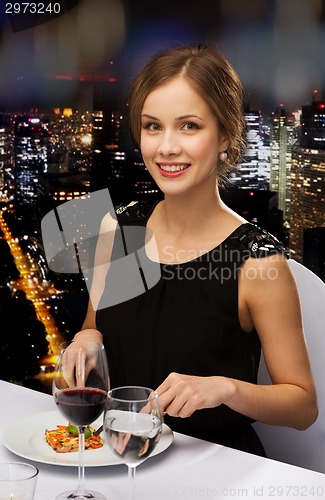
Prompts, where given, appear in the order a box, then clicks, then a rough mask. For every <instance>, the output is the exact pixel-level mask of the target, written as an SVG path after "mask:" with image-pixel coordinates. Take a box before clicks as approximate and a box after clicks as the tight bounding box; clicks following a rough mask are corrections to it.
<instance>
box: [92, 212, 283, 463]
mask: <svg viewBox="0 0 325 500" xmlns="http://www.w3.org/2000/svg"><path fill="white" fill-rule="evenodd" d="M154 207H155V205H152V203H148V202H138V203H136V204H135V205H133V206H132V207H125V206H124V207H119V208H118V209H117V210H116V214H117V219H118V222H119V225H120V226H121V227H125V226H134V225H137V226H143V227H144V228H145V226H146V223H147V221H148V219H149V217H150V215H151V213H152V212H153V209H154ZM142 245H143V241H142ZM279 252H280V253H283V254H285V253H286V252H285V249H284V247H283V246H282V244H281V243H280V242H279V241H278V240H277V239H276V238H275V237H273V236H272V235H270V234H269V233H267V232H266V231H265V230H262V229H260V228H258V227H257V226H255V225H253V224H250V223H245V224H242V225H241V226H240V227H238V228H237V229H236V230H235V231H234V232H233V233H232V234H230V235H229V236H228V237H227V238H226V239H225V240H224V241H223V242H222V243H221V244H220V245H218V246H217V247H215V248H214V249H213V250H211V251H209V252H207V253H206V254H204V255H202V256H200V257H198V258H196V259H193V260H191V261H189V262H186V263H182V264H160V271H161V277H160V279H159V281H158V282H157V284H156V285H154V286H153V287H151V288H150V289H149V290H147V291H145V292H144V293H142V294H139V295H137V296H136V297H134V298H131V299H130V300H126V301H124V302H122V303H119V304H115V305H112V306H110V307H103V308H100V307H99V310H98V311H97V313H96V323H97V329H98V330H99V331H100V332H101V333H102V334H103V336H104V344H105V346H106V349H107V353H108V362H109V370H110V379H111V387H112V388H113V387H118V386H123V385H143V386H146V387H151V388H153V389H156V388H157V387H158V386H159V385H160V384H161V383H162V382H163V381H164V379H165V378H166V377H167V376H168V375H169V374H170V373H171V372H177V373H181V374H188V375H196V376H206V377H208V376H215V375H220V376H225V377H230V378H234V379H238V380H243V381H246V382H251V383H256V382H257V372H258V367H259V361H260V354H261V346H260V341H259V337H258V335H257V332H256V331H255V330H253V331H252V332H249V333H247V332H245V331H244V330H243V329H242V328H241V325H240V322H239V317H238V272H239V271H240V268H241V266H242V264H243V262H244V261H245V260H247V259H248V258H251V257H253V258H254V257H255V258H256V257H259V258H260V257H263V256H268V255H272V254H274V253H279ZM113 254H114V249H113ZM117 257H118V256H117V255H115V256H114V258H117ZM109 278H110V273H108V275H107V278H106V282H107V281H108V280H109ZM252 422H253V420H251V419H250V418H248V417H246V416H244V415H242V414H240V413H238V412H236V411H234V410H232V409H230V408H228V407H227V406H226V405H220V406H218V407H216V408H211V409H203V410H198V411H196V412H194V413H193V415H192V416H191V417H189V418H184V419H181V418H176V417H170V416H168V415H167V416H166V417H165V423H166V424H167V425H168V426H169V427H171V429H173V430H174V431H176V432H180V433H183V434H187V435H190V436H194V437H197V438H201V439H204V440H207V441H211V442H215V443H219V444H222V445H225V446H229V447H232V448H236V449H239V450H242V451H246V452H250V453H254V454H258V455H262V456H265V452H264V449H263V446H262V444H261V442H260V440H259V438H258V436H257V435H256V433H255V430H254V429H253V427H252V426H251V424H252Z"/></svg>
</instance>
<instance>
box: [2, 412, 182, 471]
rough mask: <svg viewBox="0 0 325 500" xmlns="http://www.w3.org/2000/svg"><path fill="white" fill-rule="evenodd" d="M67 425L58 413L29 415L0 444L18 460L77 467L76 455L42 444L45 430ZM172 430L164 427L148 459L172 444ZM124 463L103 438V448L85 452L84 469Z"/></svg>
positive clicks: (4, 435) (11, 426)
mask: <svg viewBox="0 0 325 500" xmlns="http://www.w3.org/2000/svg"><path fill="white" fill-rule="evenodd" d="M58 424H59V425H66V422H65V419H64V417H62V415H61V413H59V412H58V411H48V412H45V413H38V414H36V415H31V416H29V417H26V418H24V419H22V420H19V421H17V422H13V423H12V424H11V425H9V427H7V429H6V430H5V432H4V434H3V444H4V445H5V447H6V448H8V450H10V451H12V452H13V453H15V454H16V455H19V456H20V457H23V458H27V459H29V460H34V461H35V462H42V463H43V464H50V465H65V466H77V465H78V453H75V452H72V453H56V452H55V451H54V450H53V449H52V448H51V447H50V446H49V445H48V444H47V442H46V441H45V436H44V434H45V429H56V426H57V425H58ZM101 424H102V418H99V419H98V420H96V421H95V422H94V423H92V424H91V426H92V427H94V428H95V429H97V428H98V427H100V425H101ZM173 438H174V436H173V433H172V431H171V429H170V428H169V427H168V426H167V425H165V424H163V427H162V433H161V437H160V440H159V442H158V444H157V446H156V447H155V449H154V450H153V452H152V454H151V455H150V456H154V455H158V454H159V453H162V452H163V451H164V450H166V449H167V448H168V447H169V446H170V445H171V444H172V442H173ZM122 463H123V462H122V461H121V460H120V458H118V457H117V456H115V455H114V453H113V452H112V451H111V450H110V449H109V446H108V444H107V442H106V440H105V437H103V447H102V448H98V449H97V450H87V451H86V452H85V466H86V467H102V466H106V465H118V464H122Z"/></svg>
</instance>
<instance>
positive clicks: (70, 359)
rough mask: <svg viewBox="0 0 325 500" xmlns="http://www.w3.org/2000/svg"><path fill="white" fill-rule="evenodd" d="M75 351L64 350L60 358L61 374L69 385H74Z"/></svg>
mask: <svg viewBox="0 0 325 500" xmlns="http://www.w3.org/2000/svg"><path fill="white" fill-rule="evenodd" d="M75 364H76V363H75V352H74V351H73V350H71V351H65V352H64V353H63V360H62V374H63V378H64V379H65V381H66V382H67V384H68V386H69V387H74V386H75V385H76V382H75Z"/></svg>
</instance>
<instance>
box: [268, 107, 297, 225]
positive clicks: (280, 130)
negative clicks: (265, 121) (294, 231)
mask: <svg viewBox="0 0 325 500" xmlns="http://www.w3.org/2000/svg"><path fill="white" fill-rule="evenodd" d="M294 127H295V119H294V116H293V115H291V114H288V113H287V112H286V110H285V109H284V108H283V107H279V108H277V110H276V111H275V112H273V113H272V116H271V141H270V150H271V151H270V163H271V172H270V189H271V191H275V192H277V193H278V208H279V209H280V210H282V212H283V216H284V219H285V220H289V217H290V172H291V150H292V146H293V144H294V143H295V141H296V136H295V132H294Z"/></svg>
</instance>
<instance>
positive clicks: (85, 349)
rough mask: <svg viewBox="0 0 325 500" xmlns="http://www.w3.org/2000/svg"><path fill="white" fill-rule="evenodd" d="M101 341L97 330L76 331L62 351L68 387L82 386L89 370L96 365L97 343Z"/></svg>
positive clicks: (64, 373)
mask: <svg viewBox="0 0 325 500" xmlns="http://www.w3.org/2000/svg"><path fill="white" fill-rule="evenodd" d="M101 343H102V335H101V333H100V332H99V331H98V330H95V329H92V328H89V329H86V330H81V331H80V332H78V333H77V334H76V335H75V337H74V339H73V341H72V342H71V343H70V345H69V346H68V347H67V348H66V350H65V353H64V364H63V375H64V378H65V380H66V381H67V383H68V385H69V387H75V386H77V387H83V386H84V385H85V381H86V380H87V377H88V375H89V373H90V371H91V370H92V369H93V368H94V366H96V361H97V352H98V350H97V344H101Z"/></svg>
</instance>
